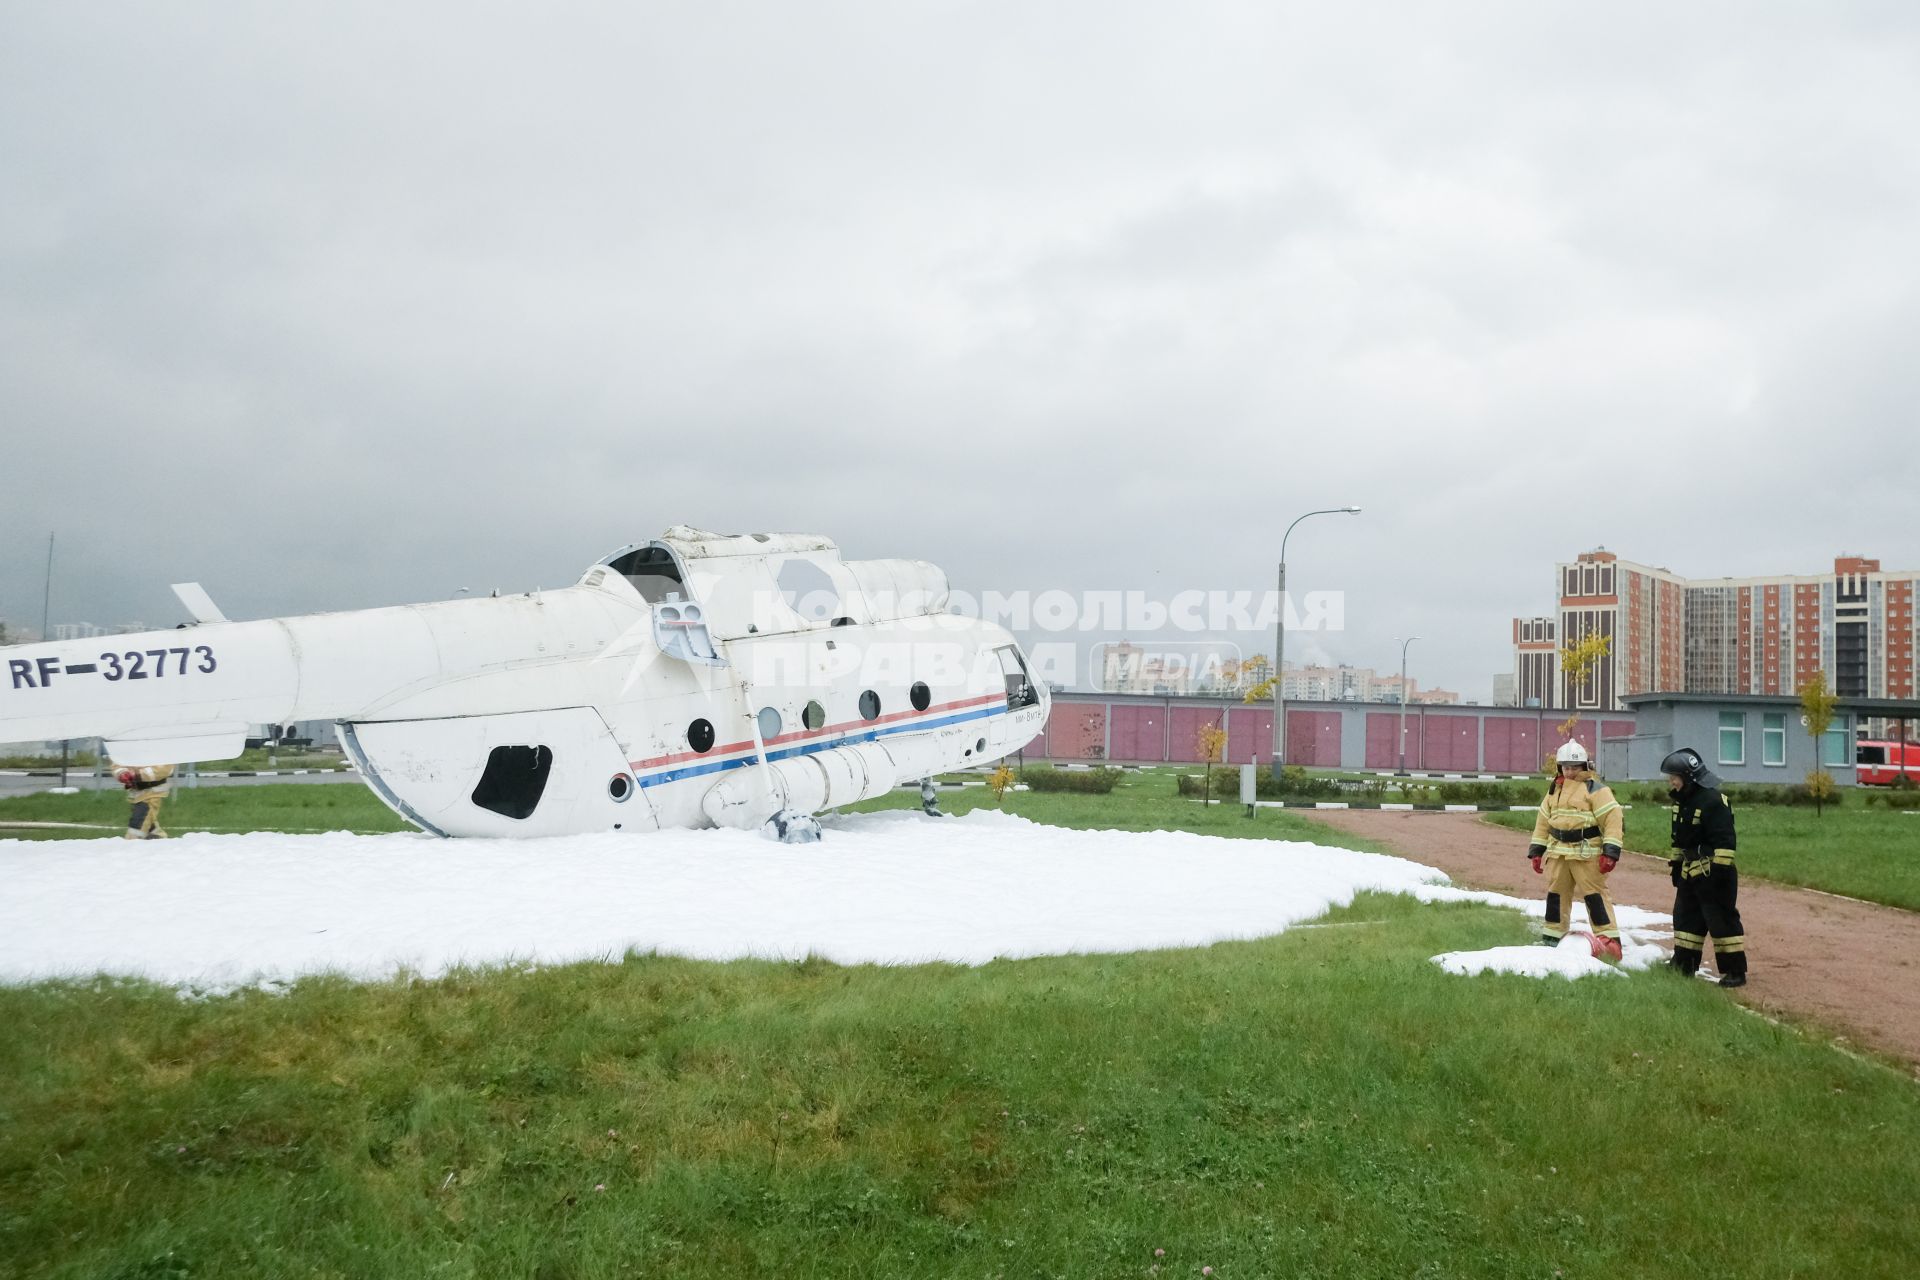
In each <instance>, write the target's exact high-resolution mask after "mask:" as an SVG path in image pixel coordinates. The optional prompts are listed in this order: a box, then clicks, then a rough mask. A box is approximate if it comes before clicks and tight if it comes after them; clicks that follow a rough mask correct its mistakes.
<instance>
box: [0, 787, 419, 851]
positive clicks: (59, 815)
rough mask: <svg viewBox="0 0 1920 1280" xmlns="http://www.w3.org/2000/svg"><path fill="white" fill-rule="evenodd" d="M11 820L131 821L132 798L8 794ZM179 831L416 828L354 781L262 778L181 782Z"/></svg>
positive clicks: (4, 808) (167, 820)
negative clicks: (219, 783)
mask: <svg viewBox="0 0 1920 1280" xmlns="http://www.w3.org/2000/svg"><path fill="white" fill-rule="evenodd" d="M8 822H75V823H89V824H98V825H110V826H113V827H115V828H116V829H118V828H121V827H124V826H126V823H127V798H126V795H125V794H124V793H123V792H121V791H118V790H109V791H82V792H80V793H79V794H78V795H71V796H55V795H48V794H46V793H45V792H41V793H39V794H37V795H27V796H9V797H7V798H6V799H4V800H0V827H3V826H4V824H6V823H8ZM160 824H161V826H163V827H164V828H166V830H167V831H168V832H169V833H170V834H173V835H184V834H186V833H188V832H192V831H218V832H236V831H309V832H311V831H357V832H362V833H365V834H373V833H376V832H382V831H411V830H413V828H412V827H409V826H408V825H407V824H406V823H405V822H403V821H401V820H400V818H399V817H398V816H397V815H396V814H395V813H394V812H393V810H391V809H389V808H387V807H386V806H385V805H383V804H381V803H380V801H379V799H378V797H376V796H375V795H374V794H373V792H371V791H369V790H367V788H366V787H364V786H362V785H360V784H358V783H354V782H330V783H309V784H298V783H280V784H274V783H263V784H261V785H259V786H235V787H186V786H178V785H176V786H175V787H174V789H173V794H172V795H171V796H169V797H168V798H167V800H166V802H165V804H164V805H163V806H162V807H161V810H160ZM100 834H102V833H100V832H88V831H79V832H59V831H47V832H34V831H5V830H0V837H6V836H11V837H14V838H21V837H29V838H41V839H93V838H96V837H97V836H99V835H100Z"/></svg>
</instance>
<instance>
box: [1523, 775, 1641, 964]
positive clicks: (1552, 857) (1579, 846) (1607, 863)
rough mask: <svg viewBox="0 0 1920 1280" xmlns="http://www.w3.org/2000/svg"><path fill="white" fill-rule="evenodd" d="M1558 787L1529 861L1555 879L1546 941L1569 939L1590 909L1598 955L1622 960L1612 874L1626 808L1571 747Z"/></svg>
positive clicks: (1547, 802)
mask: <svg viewBox="0 0 1920 1280" xmlns="http://www.w3.org/2000/svg"><path fill="white" fill-rule="evenodd" d="M1554 759H1555V776H1554V779H1553V785H1552V786H1551V787H1549V788H1548V789H1547V794H1546V798H1545V799H1543V800H1542V801H1541V802H1540V816H1539V817H1537V818H1535V819H1534V822H1533V843H1532V844H1530V845H1528V846H1527V857H1528V858H1530V859H1532V861H1533V873H1534V874H1535V875H1541V874H1543V873H1544V870H1543V868H1542V867H1541V865H1540V864H1541V861H1542V859H1544V860H1545V861H1546V862H1547V864H1548V868H1547V869H1550V870H1551V872H1552V874H1551V875H1550V876H1548V879H1547V921H1546V924H1545V925H1544V926H1542V928H1541V931H1540V940H1541V941H1542V942H1544V943H1546V944H1547V945H1549V946H1552V945H1554V944H1556V943H1558V942H1559V941H1560V939H1562V938H1564V937H1566V936H1567V924H1568V921H1569V919H1570V918H1571V917H1572V915H1573V904H1574V902H1575V901H1581V902H1584V903H1586V904H1587V920H1588V922H1589V923H1590V924H1591V925H1592V927H1593V932H1594V936H1595V937H1596V938H1597V939H1599V942H1598V945H1597V948H1596V950H1597V952H1599V953H1603V954H1605V955H1606V956H1607V957H1608V958H1610V959H1613V960H1618V959H1619V958H1620V925H1619V922H1618V920H1617V919H1616V918H1615V915H1614V910H1613V898H1612V896H1611V895H1610V894H1608V892H1607V881H1606V876H1607V873H1608V872H1610V871H1612V870H1613V868H1614V867H1615V865H1617V864H1618V863H1619V861H1620V847H1621V846H1620V842H1621V840H1622V838H1623V835H1622V832H1623V830H1624V824H1623V814H1622V813H1621V809H1620V802H1619V801H1618V800H1615V799H1614V798H1613V789H1612V788H1611V787H1609V786H1607V784H1606V783H1604V782H1602V781H1600V779H1599V778H1598V777H1597V776H1595V774H1594V772H1593V766H1592V764H1591V763H1590V762H1589V761H1588V759H1587V749H1586V748H1585V747H1583V746H1581V745H1580V744H1579V743H1577V742H1573V741H1568V742H1567V743H1566V745H1564V746H1562V747H1561V748H1560V750H1559V751H1558V752H1557V753H1556V754H1555V757H1554Z"/></svg>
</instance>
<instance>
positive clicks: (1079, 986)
mask: <svg viewBox="0 0 1920 1280" xmlns="http://www.w3.org/2000/svg"><path fill="white" fill-rule="evenodd" d="M1171 790H1172V784H1171V781H1170V779H1166V778H1160V777H1155V776H1154V775H1140V776H1136V777H1130V778H1129V779H1128V780H1127V781H1126V782H1124V783H1123V784H1122V786H1121V788H1120V789H1119V790H1118V791H1116V792H1115V793H1114V794H1113V795H1112V796H1107V797H1100V796H1075V795H1051V794H1049V795H1040V794H1032V793H1028V794H1019V795H1010V796H1009V797H1008V798H1007V802H1006V806H1005V807H1007V808H1008V809H1009V810H1011V811H1013V812H1018V813H1024V814H1026V815H1027V816H1029V817H1033V818H1036V819H1039V820H1046V821H1053V822H1058V823H1061V824H1063V825H1072V826H1094V827H1100V826H1125V827H1129V828H1133V829H1145V828H1151V827H1168V828H1174V827H1178V828H1185V829H1194V830H1206V831H1214V832H1216V833H1219V834H1237V835H1250V836H1269V837H1272V836H1287V837H1299V836H1301V835H1303V834H1307V833H1309V832H1310V833H1312V834H1314V835H1316V836H1318V837H1320V838H1321V839H1322V840H1327V839H1330V838H1331V836H1330V833H1328V832H1327V830H1326V829H1325V828H1321V827H1317V826H1312V825H1311V824H1309V823H1308V821H1307V820H1305V819H1301V818H1298V817H1295V816H1294V815H1290V814H1284V813H1278V812H1274V811H1263V812H1262V813H1261V814H1260V815H1259V817H1258V818H1256V819H1253V820H1248V819H1246V818H1244V817H1242V816H1241V815H1240V813H1239V812H1238V810H1237V809H1236V808H1235V807H1234V806H1218V807H1215V808H1214V809H1212V810H1210V811H1203V810H1202V809H1201V807H1200V806H1198V805H1196V804H1191V803H1188V802H1184V801H1179V800H1176V799H1174V798H1172V796H1171V794H1170V793H1171ZM271 793H297V794H294V795H287V796H285V797H284V798H283V797H277V796H275V795H273V794H271ZM314 793H319V794H314ZM353 796H362V797H364V801H365V803H366V804H367V805H370V806H372V808H371V809H370V810H367V811H366V812H367V813H379V814H384V813H385V811H384V809H381V808H379V806H378V804H377V802H376V801H374V800H373V798H372V797H371V796H370V795H367V794H366V793H365V792H364V791H363V790H362V789H360V788H357V787H347V786H338V787H335V786H318V787H291V786H289V787H272V788H269V787H262V788H246V789H240V788H234V789H230V790H221V791H215V790H207V791H203V792H201V793H199V794H198V795H197V796H196V797H194V799H196V800H200V801H204V802H206V803H207V804H208V805H209V806H211V807H212V810H211V811H221V810H226V811H227V816H234V815H237V814H240V813H243V812H244V813H251V814H254V815H256V816H258V815H263V814H268V813H275V812H277V813H283V814H288V815H293V816H296V817H298V818H299V819H300V820H301V825H306V819H307V818H309V817H310V816H311V809H310V808H309V806H312V805H315V804H319V803H322V802H328V803H333V802H339V803H343V804H344V803H345V801H346V798H347V797H353ZM85 798H86V797H71V798H68V799H85ZM52 799H60V798H58V797H55V798H52ZM25 803H26V801H10V802H6V804H5V805H4V806H0V810H10V809H11V808H13V807H14V806H17V805H21V804H25ZM882 803H885V804H894V805H904V804H911V803H913V798H912V797H911V796H910V795H906V794H902V795H899V796H896V797H890V798H889V799H888V801H885V802H882ZM942 803H943V805H944V806H946V807H948V808H950V809H955V810H964V809H965V808H968V807H972V806H974V805H977V804H981V803H988V804H990V803H991V797H989V796H988V795H987V794H986V793H985V792H984V791H982V790H980V789H968V790H967V791H964V792H946V793H943V795H942ZM356 821H357V820H356ZM831 855H832V850H831V845H830V844H829V845H826V846H822V847H821V849H820V850H819V852H818V853H817V854H809V855H808V856H818V857H823V858H828V857H831ZM1321 923H1323V924H1324V925H1326V926H1329V927H1323V928H1302V929H1296V930H1293V931H1290V932H1288V933H1286V934H1283V935H1281V936H1279V937H1276V938H1268V939H1263V940H1258V941H1252V942H1243V943H1230V944H1222V945H1218V946H1214V947H1208V948H1204V949H1195V950H1183V951H1161V952H1144V953H1137V954H1131V955H1120V956H1091V957H1061V958H1053V959H1036V960H1022V961H1006V962H997V963H994V964H991V965H986V966H982V967H979V968H971V969H969V968H961V967H955V966H919V967H911V968H883V967H875V966H858V967H846V968H843V967H838V966H834V965H830V964H826V963H822V962H817V961H807V962H802V963H796V964H773V963H760V962H740V963H733V964H711V963H700V962H692V961H683V960H677V959H671V958H664V957H655V956H638V955H635V956H629V957H628V958H627V959H626V961H625V962H624V963H621V964H617V965H601V964H584V965H569V966H563V967H558V968H553V969H541V970H536V971H531V972H528V971H473V972H465V973H459V974H456V975H453V976H450V977H448V978H445V979H443V980H438V981H432V982H409V981H395V982H388V983H379V984H364V985H363V984H352V983H347V982H344V981H341V980H337V979H312V980H308V981H303V982H301V983H298V984H296V985H295V986H294V988H293V989H292V990H291V991H290V992H289V993H288V994H286V995H283V996H269V995H266V994H264V993H260V992H257V991H250V992H242V993H240V994H237V995H234V996H230V997H225V998H221V999H215V1000H207V1001H183V1000H181V999H180V998H178V997H177V996H176V995H175V994H174V993H173V992H172V991H170V990H166V989H158V988H154V987H151V986H147V985H143V984H137V983H128V982H114V981H99V982H90V983H89V982H82V983H71V984H43V985H39V986H35V987H30V988H0V1025H4V1026H5V1027H6V1028H7V1029H8V1034H7V1035H6V1036H4V1037H0V1273H5V1274H10V1275H19V1276H30V1277H40V1276H58V1277H81V1276H86V1277H95V1276H98V1277H186V1276H239V1275H244V1276H296V1275H298V1276H340V1277H349V1276H351V1277H363V1276H367V1277H379V1276H396V1277H398V1276H406V1277H415V1276H426V1275H432V1276H455V1277H495V1276H525V1277H544V1278H549V1280H558V1278H560V1277H598V1276H620V1275H688V1276H695V1275H697V1276H702V1277H715V1276H728V1277H730V1276H756V1277H757V1276H769V1275H778V1276H782V1277H787V1276H803V1277H804V1276H882V1275H884V1276H928V1277H934V1276H941V1277H944V1276H1047V1277H1052V1276H1074V1277H1081V1276H1086V1277H1105V1276H1142V1277H1149V1276H1155V1277H1164V1276H1196V1277H1197V1276H1200V1275H1201V1269H1202V1268H1203V1267H1212V1268H1213V1273H1214V1274H1215V1275H1216V1276H1219V1277H1221V1278H1222V1280H1230V1278H1231V1277H1235V1276H1243V1277H1252V1276H1263V1277H1264V1276H1301V1277H1306V1276H1323V1277H1336V1276H1337V1277H1350V1276H1418V1275H1431V1276H1490V1277H1491V1276H1499V1277H1506V1276H1540V1277H1550V1276H1553V1275H1554V1274H1555V1273H1556V1272H1561V1273H1564V1275H1566V1276H1600V1277H1619V1276H1628V1275H1644V1274H1662V1275H1664V1274H1687V1273H1701V1274H1723V1273H1727V1272H1729V1271H1730V1270H1731V1271H1732V1272H1734V1273H1737V1274H1739V1275H1741V1276H1743V1277H1753V1276H1788V1275H1839V1274H1844V1275H1850V1276H1895V1275H1905V1274H1910V1273H1911V1267H1912V1262H1913V1259H1914V1258H1915V1257H1916V1256H1920V1215H1915V1214H1914V1213H1913V1212H1912V1206H1913V1204H1914V1203H1915V1201H1916V1199H1917V1198H1920V1157H1917V1156H1916V1155H1915V1152H1916V1151H1920V1090H1916V1087H1915V1085H1914V1083H1913V1081H1912V1079H1911V1078H1910V1076H1909V1075H1908V1074H1907V1073H1905V1072H1903V1071H1897V1070H1892V1069H1889V1068H1888V1067H1886V1066H1883V1065H1880V1064H1877V1063H1874V1062H1869V1061H1865V1060H1862V1059H1859V1058H1856V1057H1853V1056H1850V1055H1846V1054H1843V1053H1840V1052H1838V1051H1837V1050H1835V1049H1834V1048H1832V1047H1830V1046H1829V1045H1828V1044H1827V1043H1826V1042H1825V1041H1824V1039H1823V1038H1822V1037H1820V1036H1818V1035H1807V1034H1803V1033H1801V1032H1799V1031H1796V1030H1795V1029H1793V1028H1790V1027H1783V1026H1780V1025H1776V1024H1773V1023H1769V1022H1766V1021H1763V1020H1761V1019H1759V1018H1755V1017H1752V1016H1750V1015H1748V1014H1746V1013H1744V1012H1742V1011H1741V1010H1740V1009H1739V1008H1738V1007H1737V1006H1735V1005H1734V1004H1732V1003H1731V1002H1730V1001H1728V1000H1727V999H1726V998H1725V996H1724V995H1723V994H1722V993H1720V992H1719V991H1717V990H1715V989H1714V988H1712V987H1710V986H1708V985H1707V984H1705V983H1699V982H1690V981H1687V980H1685V979H1680V978H1677V977H1672V976H1669V975H1668V974H1665V973H1649V974H1642V975H1634V976H1631V977H1628V978H1623V979H1617V980H1616V979H1607V980H1601V979H1589V980H1586V981H1582V982H1578V983H1566V982H1562V981H1558V980H1554V981H1549V982H1540V981H1534V980H1528V979H1522V978H1512V977H1486V978H1476V979H1465V978H1457V977H1452V976H1449V975H1446V974H1443V973H1441V972H1440V971H1439V970H1438V969H1436V968H1435V967H1434V966H1433V965H1431V964H1430V963H1429V957H1430V956H1432V955H1434V954H1436V953H1438V952H1440V951H1443V950H1452V949H1462V948H1474V947H1484V946H1492V945H1498V944H1501V943H1518V942H1523V941H1526V940H1527V939H1528V938H1529V937H1530V929H1529V928H1528V925H1527V923H1526V921H1525V920H1524V919H1523V918H1522V917H1520V916H1518V915H1517V914H1514V913H1510V912H1503V911H1499V910H1495V909H1492V908H1485V907H1473V906H1455V907H1423V906H1419V905H1416V904H1414V903H1412V902H1411V901H1409V900H1407V899H1402V898H1393V897H1383V896H1377V895H1374V896H1365V897H1362V898H1361V899H1360V900H1358V901H1356V902H1355V903H1354V905H1353V906H1352V907H1350V908H1347V909H1345V910H1342V911H1338V912H1335V913H1333V914H1332V915H1331V916H1329V917H1328V918H1327V919H1326V920H1325V921H1323V922H1321ZM1156 1249H1161V1250H1165V1253H1164V1255H1163V1256H1158V1257H1156V1255H1155V1250H1156Z"/></svg>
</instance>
